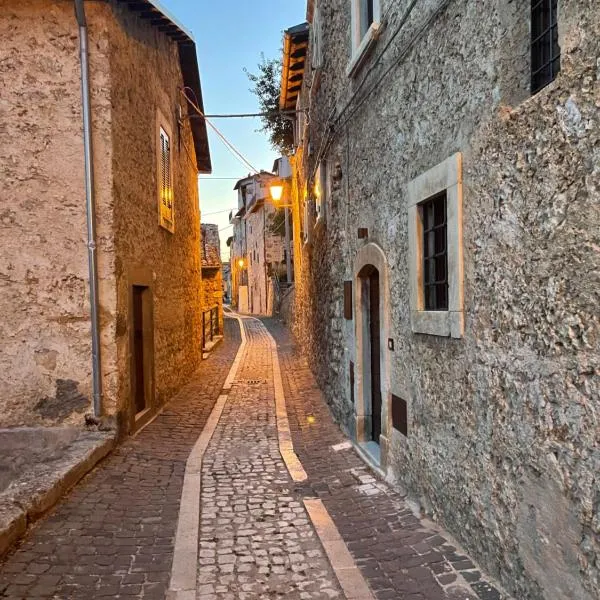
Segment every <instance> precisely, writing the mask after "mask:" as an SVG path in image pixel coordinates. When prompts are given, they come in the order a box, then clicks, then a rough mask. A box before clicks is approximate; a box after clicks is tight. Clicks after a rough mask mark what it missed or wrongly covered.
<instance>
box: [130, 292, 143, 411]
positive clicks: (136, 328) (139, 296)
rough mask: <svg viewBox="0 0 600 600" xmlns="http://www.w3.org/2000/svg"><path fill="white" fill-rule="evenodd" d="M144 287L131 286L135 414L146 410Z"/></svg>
mask: <svg viewBox="0 0 600 600" xmlns="http://www.w3.org/2000/svg"><path fill="white" fill-rule="evenodd" d="M145 290H146V288H145V287H142V286H139V285H134V286H133V315H132V316H133V348H132V350H133V369H132V379H133V381H132V382H131V383H132V388H133V396H134V397H133V400H134V408H135V413H136V414H138V413H141V412H142V411H143V410H145V409H146V376H145V375H146V374H145V369H144V302H143V300H144V291H145Z"/></svg>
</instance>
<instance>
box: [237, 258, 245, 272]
mask: <svg viewBox="0 0 600 600" xmlns="http://www.w3.org/2000/svg"><path fill="white" fill-rule="evenodd" d="M238 265H239V267H240V269H243V268H244V259H243V258H240V260H238Z"/></svg>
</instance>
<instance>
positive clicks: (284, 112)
mask: <svg viewBox="0 0 600 600" xmlns="http://www.w3.org/2000/svg"><path fill="white" fill-rule="evenodd" d="M306 111H307V109H305V108H303V109H302V110H276V111H269V112H259V113H232V114H223V115H190V119H248V118H251V117H275V116H277V115H296V114H298V113H303V112H306Z"/></svg>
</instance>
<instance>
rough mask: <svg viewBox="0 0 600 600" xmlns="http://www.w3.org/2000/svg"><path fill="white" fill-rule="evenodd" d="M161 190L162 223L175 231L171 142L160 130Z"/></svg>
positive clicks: (159, 175) (161, 129) (163, 131)
mask: <svg viewBox="0 0 600 600" xmlns="http://www.w3.org/2000/svg"><path fill="white" fill-rule="evenodd" d="M159 145H160V149H159V153H160V156H159V174H158V177H159V190H160V198H159V201H160V223H161V225H162V226H163V227H166V228H167V229H169V230H170V231H173V181H172V165H171V140H170V138H169V135H168V134H167V132H166V131H165V130H164V129H163V128H162V127H161V128H160V139H159Z"/></svg>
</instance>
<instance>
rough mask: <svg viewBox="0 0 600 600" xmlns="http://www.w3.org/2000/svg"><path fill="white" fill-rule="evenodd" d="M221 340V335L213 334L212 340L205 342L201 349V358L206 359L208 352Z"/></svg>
mask: <svg viewBox="0 0 600 600" xmlns="http://www.w3.org/2000/svg"><path fill="white" fill-rule="evenodd" d="M222 341H223V336H222V335H215V337H214V338H213V340H212V342H207V343H206V345H205V346H204V348H203V349H202V360H206V359H207V358H208V357H209V356H210V353H211V352H212V351H213V350H214V349H215V348H216V347H217V346H218V345H219V344H220V343H221V342H222Z"/></svg>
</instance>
